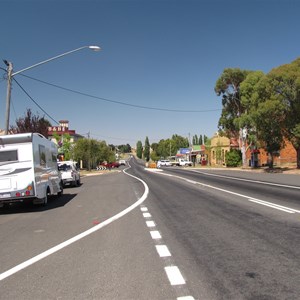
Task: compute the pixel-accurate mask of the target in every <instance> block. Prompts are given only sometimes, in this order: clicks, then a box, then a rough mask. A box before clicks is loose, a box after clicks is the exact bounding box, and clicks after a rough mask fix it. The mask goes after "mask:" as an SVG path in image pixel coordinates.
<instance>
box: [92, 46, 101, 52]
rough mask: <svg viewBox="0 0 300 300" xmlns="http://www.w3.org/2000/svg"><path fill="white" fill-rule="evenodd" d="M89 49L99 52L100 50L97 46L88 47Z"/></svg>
mask: <svg viewBox="0 0 300 300" xmlns="http://www.w3.org/2000/svg"><path fill="white" fill-rule="evenodd" d="M89 49H91V50H93V51H100V50H101V48H100V47H99V46H89Z"/></svg>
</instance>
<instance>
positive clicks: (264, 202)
mask: <svg viewBox="0 0 300 300" xmlns="http://www.w3.org/2000/svg"><path fill="white" fill-rule="evenodd" d="M160 175H166V174H165V173H160ZM168 176H170V174H168ZM171 176H172V177H174V178H178V179H181V180H184V181H187V182H190V180H189V179H186V178H184V177H181V176H177V175H171ZM197 184H199V185H201V186H204V187H208V188H211V189H214V190H217V191H221V192H224V193H228V194H231V195H235V196H238V197H242V198H247V200H248V201H251V202H255V203H258V204H261V205H266V206H269V207H271V208H275V209H278V210H282V211H285V212H288V213H291V214H293V213H300V211H299V210H296V209H294V208H290V207H286V206H282V205H278V204H275V203H272V202H268V201H264V200H260V199H256V198H252V197H250V196H247V195H243V194H239V193H235V192H232V191H229V190H225V189H221V188H218V187H216V186H213V185H209V184H205V183H202V182H199V181H198V182H197ZM279 186H280V185H279Z"/></svg>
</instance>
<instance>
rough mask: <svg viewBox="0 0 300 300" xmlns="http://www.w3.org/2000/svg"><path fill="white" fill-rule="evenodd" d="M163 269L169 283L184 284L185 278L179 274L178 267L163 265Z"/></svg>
mask: <svg viewBox="0 0 300 300" xmlns="http://www.w3.org/2000/svg"><path fill="white" fill-rule="evenodd" d="M165 271H166V273H167V276H168V279H169V281H170V283H171V285H181V284H185V280H184V278H183V276H182V275H181V273H180V271H179V269H178V267H176V266H170V267H165Z"/></svg>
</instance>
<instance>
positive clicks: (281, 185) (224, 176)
mask: <svg viewBox="0 0 300 300" xmlns="http://www.w3.org/2000/svg"><path fill="white" fill-rule="evenodd" d="M191 171H192V172H195V173H199V174H204V175H207V176H213V177H222V178H228V179H234V180H237V181H246V182H253V183H259V184H264V185H273V186H280V187H287V188H291V189H296V190H300V187H299V186H294V185H286V184H281V183H272V182H265V181H259V180H253V179H245V178H238V177H232V176H226V175H220V174H212V173H206V172H201V171H197V170H191Z"/></svg>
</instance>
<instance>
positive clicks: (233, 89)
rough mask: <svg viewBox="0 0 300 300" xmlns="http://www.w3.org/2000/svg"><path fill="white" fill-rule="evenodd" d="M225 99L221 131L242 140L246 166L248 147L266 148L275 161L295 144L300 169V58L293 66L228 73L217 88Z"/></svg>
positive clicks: (233, 69) (292, 63)
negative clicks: (286, 147) (286, 148)
mask: <svg viewBox="0 0 300 300" xmlns="http://www.w3.org/2000/svg"><path fill="white" fill-rule="evenodd" d="M215 92H216V94H217V95H218V96H221V97H222V106H223V108H222V113H221V116H220V119H219V124H218V126H219V130H220V132H221V133H222V134H224V135H226V136H227V137H229V138H232V137H234V138H237V139H239V141H240V143H241V145H242V147H241V149H242V154H243V164H245V163H246V161H245V151H246V147H252V149H256V148H257V149H259V148H264V149H265V150H266V151H267V152H268V154H269V157H270V166H271V167H272V166H273V158H274V156H275V155H277V154H278V153H279V151H280V150H281V149H282V148H283V147H284V145H285V140H288V141H290V142H291V144H292V145H293V147H294V148H295V150H296V152H297V157H296V160H297V168H300V58H298V59H296V60H294V61H293V62H291V63H289V64H285V65H282V66H279V67H277V68H274V69H272V70H271V71H270V72H269V73H267V74H264V73H263V72H262V71H250V70H241V69H239V68H227V69H224V71H223V73H222V74H221V76H220V77H219V78H218V80H217V82H216V85H215Z"/></svg>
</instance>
